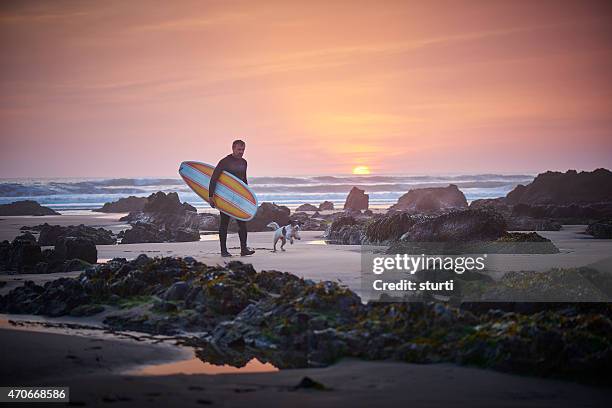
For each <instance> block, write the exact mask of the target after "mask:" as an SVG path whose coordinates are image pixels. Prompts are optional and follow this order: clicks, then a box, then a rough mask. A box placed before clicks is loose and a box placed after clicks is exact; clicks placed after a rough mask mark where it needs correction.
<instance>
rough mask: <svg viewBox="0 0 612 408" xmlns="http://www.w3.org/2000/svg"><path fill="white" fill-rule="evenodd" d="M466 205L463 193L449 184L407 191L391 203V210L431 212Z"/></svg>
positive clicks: (454, 208) (465, 206)
mask: <svg viewBox="0 0 612 408" xmlns="http://www.w3.org/2000/svg"><path fill="white" fill-rule="evenodd" d="M467 207H468V203H467V200H466V199H465V195H464V194H463V193H462V192H461V191H460V190H459V188H458V187H457V186H456V185H454V184H451V185H449V186H448V187H431V188H419V189H414V190H410V191H408V192H407V193H406V194H404V195H403V196H401V197H400V198H399V199H398V200H397V203H396V204H394V205H392V206H391V207H390V208H389V210H391V211H407V212H411V213H419V214H422V213H432V212H440V211H444V210H459V209H466V208H467Z"/></svg>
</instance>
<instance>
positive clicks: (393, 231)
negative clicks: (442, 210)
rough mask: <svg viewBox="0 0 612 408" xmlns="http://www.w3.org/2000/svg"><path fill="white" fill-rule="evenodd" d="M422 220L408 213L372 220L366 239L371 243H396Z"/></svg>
mask: <svg viewBox="0 0 612 408" xmlns="http://www.w3.org/2000/svg"><path fill="white" fill-rule="evenodd" d="M420 220H421V219H420V218H417V217H415V216H411V215H409V214H407V213H399V214H392V215H386V216H383V217H381V218H378V219H375V220H372V222H370V223H369V224H368V225H367V227H366V228H365V238H366V240H367V242H369V243H383V242H388V241H395V240H398V239H400V237H401V236H402V235H403V234H404V233H406V232H407V231H408V230H409V229H410V228H411V227H412V226H413V225H415V224H416V223H417V222H419V221H420Z"/></svg>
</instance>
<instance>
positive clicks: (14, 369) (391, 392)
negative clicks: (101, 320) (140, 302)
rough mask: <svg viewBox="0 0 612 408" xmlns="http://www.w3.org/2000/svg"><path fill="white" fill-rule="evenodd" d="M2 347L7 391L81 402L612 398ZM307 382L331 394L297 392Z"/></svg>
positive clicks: (563, 388)
mask: <svg viewBox="0 0 612 408" xmlns="http://www.w3.org/2000/svg"><path fill="white" fill-rule="evenodd" d="M0 344H1V347H2V350H3V364H2V365H0V377H1V378H2V380H1V381H0V382H1V383H2V385H4V386H18V385H32V386H34V385H37V386H69V387H70V395H71V403H72V404H75V405H83V404H84V405H85V406H106V405H107V404H110V403H112V405H113V406H126V407H133V406H147V407H148V406H154V407H167V406H201V405H209V404H212V405H216V406H224V407H239V406H245V405H250V406H258V404H266V405H265V406H287V405H289V404H290V405H291V406H299V407H301V406H317V407H332V406H333V407H335V406H339V405H340V404H342V405H344V404H350V406H353V407H372V406H403V405H405V404H409V405H410V406H415V407H432V406H451V405H453V406H455V405H459V406H470V407H492V406H506V407H514V406H516V407H524V406H530V407H540V406H541V407H550V406H555V407H575V406H592V407H596V406H606V403H607V402H608V401H609V400H610V397H612V391H611V390H609V389H602V388H598V387H592V386H586V385H580V384H574V383H568V382H563V381H556V380H548V379H540V378H532V377H521V376H516V375H508V374H503V373H498V372H491V371H487V370H481V369H476V368H469V367H457V366H454V365H449V364H433V365H415V364H405V363H397V362H384V361H383V362H366V361H359V360H344V361H341V362H340V363H338V364H336V365H333V366H330V367H326V368H319V369H296V370H282V371H278V372H265V373H247V374H220V375H205V374H192V375H188V374H174V375H147V376H142V375H127V374H124V373H122V372H125V371H126V370H127V369H128V368H129V367H130V366H139V365H142V364H144V363H151V362H153V361H157V362H161V361H163V360H168V359H179V360H180V359H181V358H185V356H184V353H182V352H180V350H178V349H176V348H175V347H172V346H168V345H165V344H157V345H152V344H141V343H136V342H130V341H118V340H108V339H99V338H98V339H97V338H86V337H79V336H68V335H62V334H51V333H38V332H29V331H21V330H5V329H0ZM26 356H27V358H26ZM306 376H307V377H310V378H312V379H313V380H315V381H318V382H319V383H321V384H323V385H324V386H325V387H327V388H329V390H327V391H318V390H313V389H295V388H294V386H296V385H297V384H298V383H300V381H301V380H302V378H304V377H306ZM179 404H180V405H179ZM398 404H401V405H398Z"/></svg>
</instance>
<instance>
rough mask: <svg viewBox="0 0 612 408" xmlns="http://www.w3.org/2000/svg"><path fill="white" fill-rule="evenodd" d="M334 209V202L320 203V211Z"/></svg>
mask: <svg viewBox="0 0 612 408" xmlns="http://www.w3.org/2000/svg"><path fill="white" fill-rule="evenodd" d="M333 210H334V203H332V202H331V201H323V202H322V203H321V204H319V211H333Z"/></svg>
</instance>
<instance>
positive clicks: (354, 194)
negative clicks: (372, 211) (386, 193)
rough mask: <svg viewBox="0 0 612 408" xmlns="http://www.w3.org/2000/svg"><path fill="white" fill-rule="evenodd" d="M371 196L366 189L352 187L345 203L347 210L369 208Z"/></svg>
mask: <svg viewBox="0 0 612 408" xmlns="http://www.w3.org/2000/svg"><path fill="white" fill-rule="evenodd" d="M369 200H370V197H369V196H368V195H367V194H365V190H361V189H359V188H357V187H353V188H351V191H350V192H349V194H348V196H347V197H346V201H345V203H344V209H345V210H349V209H350V210H357V211H360V210H367V209H368V205H369Z"/></svg>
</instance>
